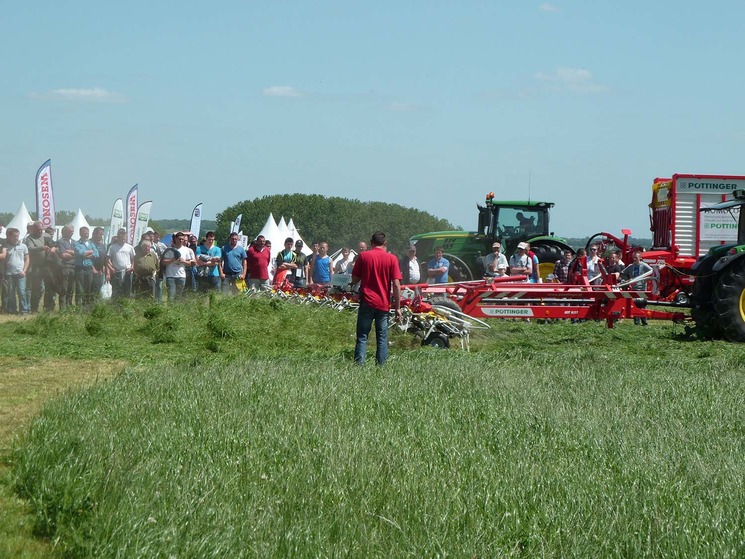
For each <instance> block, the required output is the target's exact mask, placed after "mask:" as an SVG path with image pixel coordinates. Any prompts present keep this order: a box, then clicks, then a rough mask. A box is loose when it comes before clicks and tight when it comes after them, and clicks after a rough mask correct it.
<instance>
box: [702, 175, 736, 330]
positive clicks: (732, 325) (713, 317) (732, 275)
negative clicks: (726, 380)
mask: <svg viewBox="0 0 745 559" xmlns="http://www.w3.org/2000/svg"><path fill="white" fill-rule="evenodd" d="M732 195H733V196H734V199H733V200H727V201H726V202H721V203H719V204H714V205H712V206H709V207H706V208H701V210H700V211H702V212H725V211H726V212H729V214H730V215H731V216H732V218H733V219H736V221H737V242H736V243H734V244H724V245H719V246H715V247H712V248H710V249H709V252H708V253H707V254H706V255H705V256H702V257H701V258H699V259H698V260H697V261H696V263H695V264H694V265H693V270H692V271H693V273H694V274H695V276H696V282H695V283H694V284H693V292H692V295H691V316H692V317H693V320H695V321H696V333H697V334H698V335H699V336H700V337H702V338H705V339H711V338H722V337H724V338H725V339H727V340H729V341H732V342H745V212H743V211H742V206H745V190H735V191H734V192H733V193H732ZM735 211H739V214H740V215H739V218H735Z"/></svg>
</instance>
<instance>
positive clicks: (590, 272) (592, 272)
mask: <svg viewBox="0 0 745 559" xmlns="http://www.w3.org/2000/svg"><path fill="white" fill-rule="evenodd" d="M601 266H602V263H601V262H600V256H598V247H597V245H592V246H591V247H590V254H589V255H588V256H587V278H588V279H589V280H590V284H592V285H598V284H600V283H601V282H602V281H603V278H602V274H601V272H600V267H601Z"/></svg>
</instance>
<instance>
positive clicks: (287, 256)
mask: <svg viewBox="0 0 745 559" xmlns="http://www.w3.org/2000/svg"><path fill="white" fill-rule="evenodd" d="M300 248H302V244H301V245H300ZM274 263H275V268H276V270H277V271H276V272H275V274H274V284H275V285H278V286H279V285H282V282H284V280H285V278H288V281H290V282H291V281H292V274H293V273H294V272H295V270H297V268H298V266H297V254H296V253H295V251H294V250H292V237H287V238H286V239H285V248H284V249H282V250H280V251H279V252H278V253H277V258H275V262H274Z"/></svg>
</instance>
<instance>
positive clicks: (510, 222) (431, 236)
mask: <svg viewBox="0 0 745 559" xmlns="http://www.w3.org/2000/svg"><path fill="white" fill-rule="evenodd" d="M476 207H477V208H478V210H479V224H478V231H475V232H473V231H471V232H469V231H435V232H432V233H422V234H420V235H414V236H413V237H411V243H412V244H416V247H417V255H418V256H419V260H420V262H421V263H422V270H423V272H424V274H423V275H422V278H426V277H427V274H426V271H427V262H428V261H429V260H430V259H431V258H432V255H433V254H434V250H435V248H437V247H442V248H443V251H444V253H445V254H444V256H445V258H447V259H448V261H449V262H450V281H469V280H474V279H481V278H483V277H484V271H485V269H486V267H485V266H484V258H485V257H486V256H487V255H488V254H490V253H491V246H492V243H494V241H500V242H501V244H502V251H503V252H504V253H505V255H507V257H508V258H509V256H511V255H512V253H514V252H515V251H516V250H517V244H518V243H520V242H522V241H527V242H529V243H530V248H531V250H532V251H533V252H534V253H535V255H536V256H537V257H538V262H539V273H540V276H541V278H543V279H544V280H545V279H546V277H547V276H548V275H549V274H550V273H552V272H553V269H554V263H555V262H556V261H557V260H558V259H559V258H561V255H562V253H563V251H564V250H566V249H569V250H572V252H574V251H573V249H572V248H571V247H570V246H569V245H568V244H567V243H566V240H565V239H562V238H559V237H555V236H554V235H553V233H550V232H549V228H548V227H549V225H548V211H549V209H550V208H553V207H554V204H553V203H552V202H533V201H496V200H494V193H493V192H490V193H489V194H488V195H487V196H486V203H485V204H484V205H483V206H480V205H477V206H476Z"/></svg>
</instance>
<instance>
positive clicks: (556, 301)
mask: <svg viewBox="0 0 745 559" xmlns="http://www.w3.org/2000/svg"><path fill="white" fill-rule="evenodd" d="M580 263H581V269H582V270H584V271H585V272H584V274H581V275H580V274H577V275H576V276H575V277H574V278H573V283H569V284H563V283H527V282H526V281H524V280H525V277H524V276H513V277H504V278H493V279H488V280H482V281H469V282H457V283H450V284H439V285H418V286H415V287H416V290H418V291H419V292H420V293H421V294H422V295H424V296H427V295H429V296H430V297H436V296H441V297H446V298H448V299H450V300H451V301H453V302H454V303H455V304H457V305H458V307H459V308H460V310H461V312H463V313H464V314H466V315H468V316H471V317H474V318H509V319H515V318H520V319H548V320H550V319H572V320H605V321H606V323H607V325H608V328H613V325H614V323H615V322H616V321H617V320H619V319H622V318H631V319H635V318H647V319H651V320H672V321H674V322H679V323H682V322H684V321H686V320H688V317H687V316H686V315H685V314H684V313H683V312H680V311H660V310H652V309H648V308H647V302H648V300H649V298H650V295H651V293H650V292H648V291H637V290H625V289H623V288H624V287H627V286H628V285H629V284H630V285H634V284H636V283H637V282H640V281H645V280H647V279H649V277H648V275H643V276H639V277H637V278H633V279H632V280H630V281H629V282H626V284H615V279H614V276H612V275H608V276H606V277H605V278H604V281H605V283H604V284H602V285H591V284H590V283H589V282H588V278H587V275H586V270H587V257H583V258H582V259H580ZM412 287H414V286H412Z"/></svg>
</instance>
